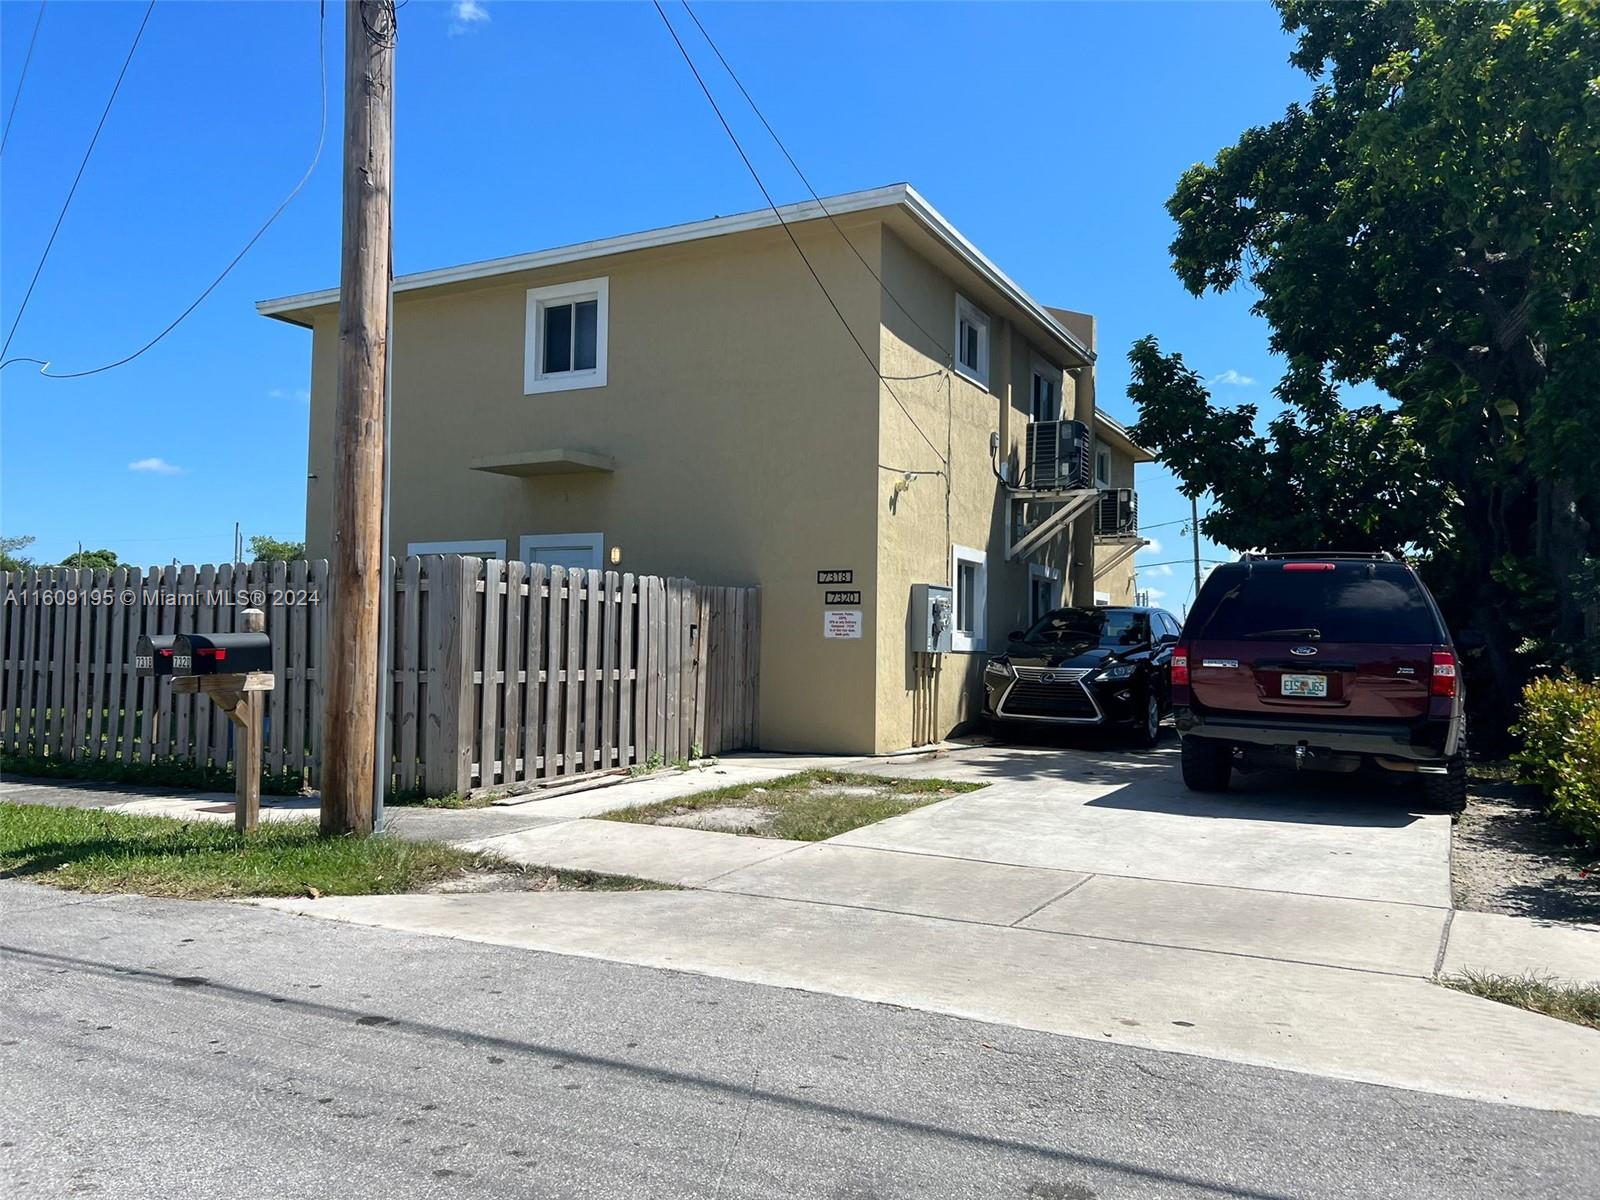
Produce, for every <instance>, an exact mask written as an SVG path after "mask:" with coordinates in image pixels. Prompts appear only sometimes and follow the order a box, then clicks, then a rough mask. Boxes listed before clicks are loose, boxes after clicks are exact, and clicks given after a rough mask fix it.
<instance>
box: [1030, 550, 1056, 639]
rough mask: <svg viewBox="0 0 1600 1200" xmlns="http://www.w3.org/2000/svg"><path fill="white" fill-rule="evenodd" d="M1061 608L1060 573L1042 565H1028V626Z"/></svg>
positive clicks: (1053, 568)
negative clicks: (1051, 611) (1053, 610)
mask: <svg viewBox="0 0 1600 1200" xmlns="http://www.w3.org/2000/svg"><path fill="white" fill-rule="evenodd" d="M1060 607H1061V572H1060V571H1059V570H1058V569H1056V568H1055V567H1047V566H1045V565H1044V564H1043V563H1029V564H1028V624H1029V625H1032V624H1033V623H1034V622H1035V621H1037V620H1038V619H1039V618H1040V617H1042V616H1044V615H1045V613H1047V612H1049V611H1050V610H1051V609H1055V608H1060Z"/></svg>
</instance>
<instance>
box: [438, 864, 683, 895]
mask: <svg viewBox="0 0 1600 1200" xmlns="http://www.w3.org/2000/svg"><path fill="white" fill-rule="evenodd" d="M426 890H427V891H429V892H433V893H435V894H439V895H463V894H478V893H484V892H650V891H675V890H677V889H675V888H674V887H673V886H672V885H671V884H666V883H654V882H652V881H651V880H648V879H635V878H634V877H633V876H631V875H602V874H600V873H599V872H597V871H561V870H557V869H556V868H554V867H524V866H518V865H517V864H515V863H505V864H502V865H486V866H479V867H472V868H470V869H469V870H466V871H464V872H462V873H461V874H460V875H457V876H455V877H453V878H450V879H442V880H440V881H439V882H438V883H436V884H434V885H433V886H432V887H430V888H428V889H426Z"/></svg>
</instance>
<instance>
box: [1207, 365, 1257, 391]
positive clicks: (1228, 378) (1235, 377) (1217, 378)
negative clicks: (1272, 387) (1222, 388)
mask: <svg viewBox="0 0 1600 1200" xmlns="http://www.w3.org/2000/svg"><path fill="white" fill-rule="evenodd" d="M1211 382H1212V383H1225V384H1227V385H1229V386H1230V387H1249V386H1250V385H1251V384H1253V383H1254V382H1255V380H1254V379H1252V378H1250V376H1248V375H1241V374H1240V373H1239V372H1238V371H1235V370H1234V369H1233V368H1232V367H1229V368H1228V369H1227V370H1226V371H1224V372H1223V373H1222V374H1221V375H1213V376H1212V377H1211Z"/></svg>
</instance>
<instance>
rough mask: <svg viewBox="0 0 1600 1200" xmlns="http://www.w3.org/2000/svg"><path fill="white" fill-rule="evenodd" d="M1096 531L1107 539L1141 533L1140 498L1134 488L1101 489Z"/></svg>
mask: <svg viewBox="0 0 1600 1200" xmlns="http://www.w3.org/2000/svg"><path fill="white" fill-rule="evenodd" d="M1094 531H1095V532H1096V533H1098V534H1101V535H1102V536H1105V537H1122V536H1126V535H1129V534H1135V533H1138V532H1139V497H1138V495H1137V493H1135V492H1134V490H1133V489H1132V488H1101V489H1100V502H1099V505H1098V506H1097V507H1096V508H1095V511H1094Z"/></svg>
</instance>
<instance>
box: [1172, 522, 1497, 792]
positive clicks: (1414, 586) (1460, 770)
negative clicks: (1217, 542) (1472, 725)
mask: <svg viewBox="0 0 1600 1200" xmlns="http://www.w3.org/2000/svg"><path fill="white" fill-rule="evenodd" d="M1461 642H1462V644H1463V645H1464V646H1470V645H1472V644H1474V643H1475V642H1481V639H1477V638H1475V637H1473V636H1472V635H1469V634H1463V635H1462V638H1461ZM1459 665H1460V662H1459V659H1458V657H1457V654H1456V646H1455V643H1454V642H1452V640H1451V638H1450V634H1449V632H1448V631H1447V630H1446V628H1445V624H1444V621H1443V619H1442V618H1441V617H1440V615H1439V608H1438V605H1436V604H1435V603H1434V600H1433V597H1432V596H1431V595H1429V594H1428V589H1427V588H1426V587H1424V586H1423V584H1422V581H1421V580H1420V579H1418V578H1417V575H1416V572H1415V571H1413V570H1412V569H1411V567H1410V566H1408V565H1407V564H1406V563H1404V562H1401V561H1399V560H1397V559H1395V558H1393V557H1392V556H1390V555H1388V554H1332V553H1314V554H1262V555H1245V556H1244V557H1243V558H1241V559H1240V560H1239V561H1238V562H1235V563H1227V564H1225V565H1223V566H1220V567H1218V568H1217V569H1216V570H1215V571H1213V572H1212V573H1211V577H1210V578H1209V579H1208V580H1206V583H1205V586H1204V587H1202V588H1201V589H1200V595H1199V596H1198V598H1197V599H1196V600H1195V604H1194V608H1193V609H1192V610H1190V613H1189V619H1188V620H1187V621H1186V622H1184V626H1183V634H1182V637H1181V639H1180V641H1179V644H1178V647H1177V649H1175V650H1174V651H1173V654H1172V703H1173V713H1174V716H1175V719H1176V723H1177V726H1178V733H1179V736H1180V737H1181V738H1182V742H1183V780H1184V783H1186V784H1187V785H1188V786H1189V787H1190V788H1193V789H1195V790H1197V791H1220V790H1222V789H1224V788H1226V787H1227V786H1228V778H1229V775H1230V774H1231V772H1232V770H1233V768H1234V767H1235V765H1238V766H1241V767H1253V766H1277V765H1285V766H1289V765H1292V766H1294V767H1297V768H1310V769H1319V770H1330V771H1354V770H1356V769H1357V768H1358V767H1360V766H1362V765H1363V764H1375V765H1376V766H1378V767H1382V768H1385V769H1387V770H1390V771H1398V772H1407V773H1411V774H1414V775H1416V776H1417V777H1418V778H1419V779H1420V780H1421V783H1422V787H1423V791H1424V792H1425V794H1426V796H1427V798H1428V800H1429V801H1430V802H1432V803H1433V804H1435V805H1437V806H1439V807H1443V808H1446V809H1449V810H1451V811H1455V812H1459V811H1460V810H1461V809H1462V808H1464V807H1465V806H1466V799H1467V770H1466V759H1467V738H1466V718H1465V715H1464V714H1465V697H1464V696H1463V694H1462V687H1461V675H1460V671H1459V669H1458V668H1459Z"/></svg>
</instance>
